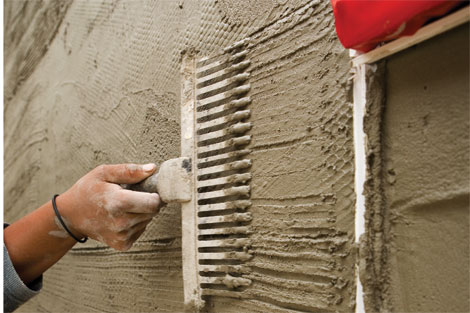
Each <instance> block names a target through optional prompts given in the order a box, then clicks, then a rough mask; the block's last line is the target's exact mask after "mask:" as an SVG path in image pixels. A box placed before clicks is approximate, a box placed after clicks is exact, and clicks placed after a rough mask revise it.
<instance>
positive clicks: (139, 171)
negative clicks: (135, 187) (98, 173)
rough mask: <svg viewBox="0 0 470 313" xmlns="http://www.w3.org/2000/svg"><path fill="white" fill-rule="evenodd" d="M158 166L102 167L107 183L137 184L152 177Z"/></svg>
mask: <svg viewBox="0 0 470 313" xmlns="http://www.w3.org/2000/svg"><path fill="white" fill-rule="evenodd" d="M156 169H157V166H156V165H155V164H153V163H149V164H145V165H141V164H112V165H102V174H103V178H104V180H105V181H107V182H109V183H115V184H135V183H138V182H140V181H142V180H143V179H145V178H147V177H149V176H150V175H152V174H153V173H154V172H155V170H156Z"/></svg>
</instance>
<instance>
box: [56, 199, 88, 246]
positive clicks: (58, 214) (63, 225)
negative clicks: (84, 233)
mask: <svg viewBox="0 0 470 313" xmlns="http://www.w3.org/2000/svg"><path fill="white" fill-rule="evenodd" d="M58 196H59V195H54V196H53V197H52V207H53V208H54V212H55V215H56V216H57V218H58V219H59V222H60V223H61V224H62V227H64V229H65V230H66V231H67V232H68V233H69V235H70V236H72V238H73V239H75V240H76V241H78V242H80V243H84V242H86V241H87V240H88V237H85V238H83V239H79V238H77V237H75V235H74V234H72V232H71V231H70V229H68V227H67V226H66V225H65V222H64V220H63V219H62V216H60V213H59V210H58V209H57V204H56V203H55V198H57V197H58Z"/></svg>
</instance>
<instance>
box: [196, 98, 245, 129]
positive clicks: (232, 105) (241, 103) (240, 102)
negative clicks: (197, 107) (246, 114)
mask: <svg viewBox="0 0 470 313" xmlns="http://www.w3.org/2000/svg"><path fill="white" fill-rule="evenodd" d="M250 103H251V98H250V97H244V98H241V99H235V100H232V101H230V102H229V103H226V104H224V105H219V106H216V107H213V108H210V109H207V110H201V111H198V112H197V113H196V116H197V118H198V119H201V118H204V117H210V116H211V115H214V114H217V113H221V112H224V111H227V110H230V109H238V108H243V107H245V106H247V105H248V104H250ZM236 113H238V112H236ZM232 114H235V113H232ZM234 118H236V117H235V116H234ZM200 123H204V122H200Z"/></svg>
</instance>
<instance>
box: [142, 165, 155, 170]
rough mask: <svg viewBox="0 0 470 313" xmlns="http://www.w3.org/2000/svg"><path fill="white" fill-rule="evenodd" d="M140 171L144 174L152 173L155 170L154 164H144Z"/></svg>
mask: <svg viewBox="0 0 470 313" xmlns="http://www.w3.org/2000/svg"><path fill="white" fill-rule="evenodd" d="M142 169H143V170H144V171H146V172H150V171H153V170H154V169H155V164H153V163H149V164H145V165H144V166H142Z"/></svg>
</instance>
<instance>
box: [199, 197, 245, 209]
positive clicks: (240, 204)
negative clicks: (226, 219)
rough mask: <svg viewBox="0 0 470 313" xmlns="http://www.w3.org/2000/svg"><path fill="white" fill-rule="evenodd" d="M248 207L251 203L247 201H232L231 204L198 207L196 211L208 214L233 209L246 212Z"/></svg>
mask: <svg viewBox="0 0 470 313" xmlns="http://www.w3.org/2000/svg"><path fill="white" fill-rule="evenodd" d="M250 206H251V201H249V200H237V201H232V202H223V203H215V204H204V205H199V207H198V211H199V212H210V211H223V210H233V209H241V210H246V209H247V208H248V207H250Z"/></svg>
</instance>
